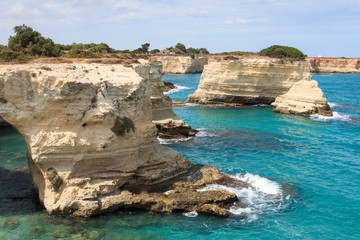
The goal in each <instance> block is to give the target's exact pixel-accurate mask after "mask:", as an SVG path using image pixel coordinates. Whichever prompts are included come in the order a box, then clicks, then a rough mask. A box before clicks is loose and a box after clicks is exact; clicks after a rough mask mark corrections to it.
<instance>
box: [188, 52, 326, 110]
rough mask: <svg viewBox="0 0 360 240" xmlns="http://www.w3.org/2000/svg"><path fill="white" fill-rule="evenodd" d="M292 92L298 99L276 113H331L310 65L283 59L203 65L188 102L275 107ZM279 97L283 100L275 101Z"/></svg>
mask: <svg viewBox="0 0 360 240" xmlns="http://www.w3.org/2000/svg"><path fill="white" fill-rule="evenodd" d="M295 84H296V85H295ZM293 86H294V89H293V90H291V89H292V87H293ZM310 89H311V91H309V90H310ZM289 90H291V91H289ZM295 91H296V96H297V97H296V98H293V99H292V102H291V103H290V102H289V101H288V103H289V104H288V107H287V108H286V109H287V110H285V106H284V105H282V107H281V110H279V108H276V109H275V112H280V113H291V114H300V115H304V113H305V112H306V113H309V114H313V113H319V114H325V115H330V114H331V110H330V108H329V106H328V104H327V101H326V98H325V97H324V96H323V93H322V91H321V89H320V88H319V87H318V85H317V83H316V81H313V80H312V77H311V73H310V64H309V62H307V61H295V60H285V59H271V58H251V59H250V58H244V59H239V60H215V59H214V60H211V61H209V64H208V65H207V66H205V69H204V72H203V74H202V75H201V79H200V83H199V87H198V89H197V90H196V91H195V93H194V94H191V95H189V97H188V102H190V103H198V104H215V105H228V106H243V105H253V104H272V103H274V102H276V103H274V105H275V106H278V105H277V104H278V103H280V102H282V103H283V104H285V101H284V99H285V98H286V97H289V96H290V95H291V94H292V93H294V92H295ZM288 92H289V94H288ZM312 94H314V95H312ZM320 95H321V97H320ZM280 96H281V97H282V98H279V99H278V97H280ZM300 96H303V97H302V98H301V97H300ZM275 99H277V100H275ZM296 102H297V104H296ZM305 102H306V104H304V103H305ZM310 104H313V105H314V107H310ZM305 105H306V106H305ZM279 106H280V105H279ZM300 108H304V109H301V110H300ZM310 108H311V109H312V110H310Z"/></svg>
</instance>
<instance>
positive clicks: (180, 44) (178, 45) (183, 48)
mask: <svg viewBox="0 0 360 240" xmlns="http://www.w3.org/2000/svg"><path fill="white" fill-rule="evenodd" d="M175 48H177V49H179V50H180V51H182V52H186V47H185V45H184V44H182V43H178V44H176V45H175Z"/></svg>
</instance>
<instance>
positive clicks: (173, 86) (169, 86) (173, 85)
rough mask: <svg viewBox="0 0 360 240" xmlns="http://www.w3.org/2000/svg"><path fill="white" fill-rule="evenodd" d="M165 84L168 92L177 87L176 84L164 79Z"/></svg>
mask: <svg viewBox="0 0 360 240" xmlns="http://www.w3.org/2000/svg"><path fill="white" fill-rule="evenodd" d="M164 85H165V87H164V92H168V91H170V90H172V89H174V88H176V86H175V84H173V83H172V82H170V81H164Z"/></svg>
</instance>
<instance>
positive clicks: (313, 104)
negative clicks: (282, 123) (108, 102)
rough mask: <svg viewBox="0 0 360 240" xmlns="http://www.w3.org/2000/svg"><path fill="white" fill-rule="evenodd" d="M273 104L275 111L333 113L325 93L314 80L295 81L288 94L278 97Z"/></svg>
mask: <svg viewBox="0 0 360 240" xmlns="http://www.w3.org/2000/svg"><path fill="white" fill-rule="evenodd" d="M271 105H273V106H275V109H274V112H277V113H285V114H296V115H303V116H308V115H312V114H319V115H324V116H332V115H333V114H332V111H331V109H330V106H329V104H328V102H327V100H326V98H325V96H324V93H323V92H322V90H321V89H320V88H319V87H318V83H317V82H316V81H314V80H311V81H305V80H302V81H300V82H296V83H294V85H293V86H292V87H291V88H290V90H289V91H288V92H287V93H286V94H284V95H281V96H279V97H277V98H276V100H275V102H273V103H272V104H271Z"/></svg>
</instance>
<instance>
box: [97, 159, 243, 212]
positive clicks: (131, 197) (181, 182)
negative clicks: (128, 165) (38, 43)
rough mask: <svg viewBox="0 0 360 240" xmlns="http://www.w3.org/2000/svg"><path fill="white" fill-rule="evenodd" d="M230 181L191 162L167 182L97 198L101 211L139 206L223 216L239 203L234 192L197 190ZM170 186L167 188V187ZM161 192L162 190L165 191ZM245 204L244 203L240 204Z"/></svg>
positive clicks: (153, 209) (216, 170)
mask: <svg viewBox="0 0 360 240" xmlns="http://www.w3.org/2000/svg"><path fill="white" fill-rule="evenodd" d="M227 181H236V182H239V185H240V186H244V187H245V185H246V184H245V183H244V182H242V181H240V180H234V179H231V178H229V177H228V176H227V175H224V174H222V173H220V172H219V170H218V169H216V168H214V167H210V166H200V165H195V166H193V167H191V168H190V169H189V171H188V172H187V173H184V174H182V175H179V176H178V177H176V178H173V179H169V180H168V181H165V182H162V183H159V184H154V185H151V186H137V188H132V190H126V189H124V190H123V191H122V192H121V194H118V195H115V196H106V197H104V198H103V199H101V202H102V207H103V211H109V210H110V211H113V210H115V209H118V208H141V209H148V210H150V211H153V212H159V213H163V212H173V211H187V212H191V211H198V212H202V213H207V214H212V215H218V216H223V217H227V216H229V215H230V212H229V211H228V209H229V207H230V206H232V205H233V204H234V203H235V202H236V204H240V205H241V204H242V203H241V202H239V199H238V198H237V196H236V194H234V193H230V192H227V191H224V190H208V191H199V190H201V188H203V187H205V186H206V185H208V184H226V182H227ZM169 189H170V190H169ZM166 190H167V192H166V193H164V191H166ZM244 206H245V205H244Z"/></svg>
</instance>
